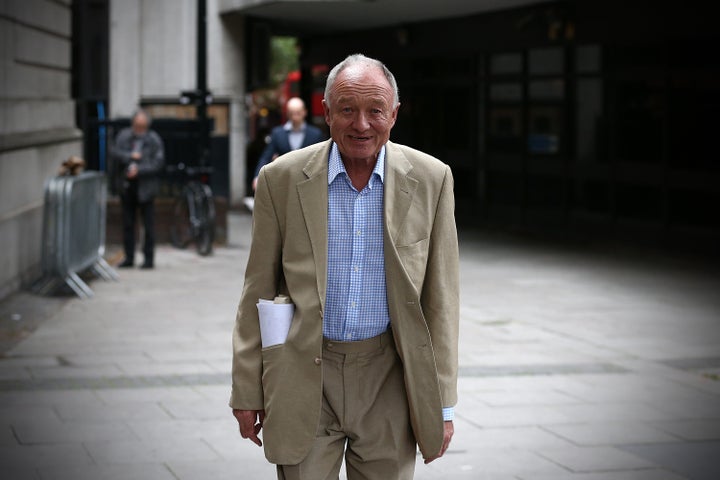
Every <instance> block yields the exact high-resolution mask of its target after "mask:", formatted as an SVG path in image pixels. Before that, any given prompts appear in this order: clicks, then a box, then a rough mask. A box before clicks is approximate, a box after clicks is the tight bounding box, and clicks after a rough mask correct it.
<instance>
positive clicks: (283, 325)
mask: <svg viewBox="0 0 720 480" xmlns="http://www.w3.org/2000/svg"><path fill="white" fill-rule="evenodd" d="M257 309H258V316H259V318H260V340H261V342H262V348H267V347H272V346H273V345H280V344H282V343H285V340H286V339H287V336H288V332H289V331H290V324H291V323H292V317H293V314H294V313H295V305H294V304H293V303H290V299H289V298H288V297H286V296H285V295H279V296H277V297H275V299H274V300H265V299H263V298H261V299H259V300H258V303H257Z"/></svg>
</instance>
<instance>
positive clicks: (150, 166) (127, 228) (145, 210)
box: [112, 110, 165, 268]
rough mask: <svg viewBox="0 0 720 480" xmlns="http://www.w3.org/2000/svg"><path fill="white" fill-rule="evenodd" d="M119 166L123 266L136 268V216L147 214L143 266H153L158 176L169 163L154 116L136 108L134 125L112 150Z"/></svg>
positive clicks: (144, 224)
mask: <svg viewBox="0 0 720 480" xmlns="http://www.w3.org/2000/svg"><path fill="white" fill-rule="evenodd" d="M112 154H113V156H114V157H115V161H116V165H117V167H118V175H117V177H118V189H119V192H120V199H121V201H122V211H123V247H124V249H125V260H124V261H123V262H122V263H121V264H120V267H123V268H126V267H132V266H133V265H134V257H135V218H136V216H137V211H138V209H139V210H140V214H141V215H142V217H143V228H144V230H145V244H144V245H143V255H144V257H145V258H144V262H143V264H142V268H153V266H154V260H155V259H154V257H155V226H154V223H155V205H154V201H155V196H156V195H157V193H158V190H159V189H160V181H159V179H158V175H159V174H160V171H161V170H162V168H163V166H164V165H165V148H164V145H163V141H162V139H161V138H160V135H158V134H157V133H156V132H155V131H153V130H150V116H149V115H148V114H147V113H146V112H145V111H144V110H138V111H136V112H135V113H134V114H133V116H132V124H131V126H130V127H128V128H124V129H123V130H121V131H120V133H118V135H117V137H116V138H115V144H114V146H113V149H112Z"/></svg>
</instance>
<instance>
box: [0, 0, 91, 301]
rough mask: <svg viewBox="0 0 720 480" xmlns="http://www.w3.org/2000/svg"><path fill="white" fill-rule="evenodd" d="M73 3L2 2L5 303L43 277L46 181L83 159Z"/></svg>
mask: <svg viewBox="0 0 720 480" xmlns="http://www.w3.org/2000/svg"><path fill="white" fill-rule="evenodd" d="M70 4H71V2H70V0H65V1H61V0H56V1H43V0H5V1H3V2H0V63H1V65H0V72H2V73H0V298H4V297H5V296H7V295H8V294H10V293H12V292H13V291H15V290H17V289H18V288H20V287H21V286H23V285H25V284H28V283H30V282H31V281H33V280H34V279H35V278H37V277H38V276H39V274H40V261H41V257H42V251H41V238H42V210H43V194H44V184H45V181H46V180H47V179H48V178H49V177H51V176H53V175H55V174H56V173H57V170H58V168H59V167H60V164H61V163H62V161H64V160H66V159H67V158H68V157H69V156H71V155H81V152H82V144H81V140H82V138H81V134H80V132H79V131H78V130H77V129H76V128H75V112H74V103H73V100H72V98H71V91H70V82H71V27H72V22H71V5H70Z"/></svg>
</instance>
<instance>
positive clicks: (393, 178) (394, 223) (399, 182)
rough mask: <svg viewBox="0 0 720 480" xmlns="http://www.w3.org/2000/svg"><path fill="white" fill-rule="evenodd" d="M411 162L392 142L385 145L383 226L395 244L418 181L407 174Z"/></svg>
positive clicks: (410, 167)
mask: <svg viewBox="0 0 720 480" xmlns="http://www.w3.org/2000/svg"><path fill="white" fill-rule="evenodd" d="M410 170H412V164H411V163H410V161H409V160H408V159H407V158H406V157H405V154H403V153H402V151H401V150H400V149H399V148H397V147H396V146H395V145H394V144H393V143H392V142H388V143H387V145H386V147H385V185H384V188H385V228H386V229H387V232H388V235H389V236H390V239H391V240H392V243H393V245H394V244H395V242H396V240H397V237H398V232H399V231H400V228H401V227H402V225H403V223H404V221H405V217H406V216H407V213H408V210H409V208H410V205H411V204H412V199H413V196H414V195H415V189H416V188H417V185H418V181H417V180H416V179H414V178H412V177H410V176H409V173H410Z"/></svg>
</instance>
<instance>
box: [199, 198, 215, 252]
mask: <svg viewBox="0 0 720 480" xmlns="http://www.w3.org/2000/svg"><path fill="white" fill-rule="evenodd" d="M199 193H200V195H198V196H196V198H198V199H199V202H198V203H199V205H198V212H200V215H201V218H200V219H199V220H200V221H199V222H198V223H199V229H198V235H197V238H195V248H196V249H197V252H198V253H199V254H200V255H203V256H205V255H210V254H211V253H212V249H213V242H214V241H215V202H214V200H213V196H212V190H211V189H210V187H209V186H207V185H201V188H200V192H199Z"/></svg>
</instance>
